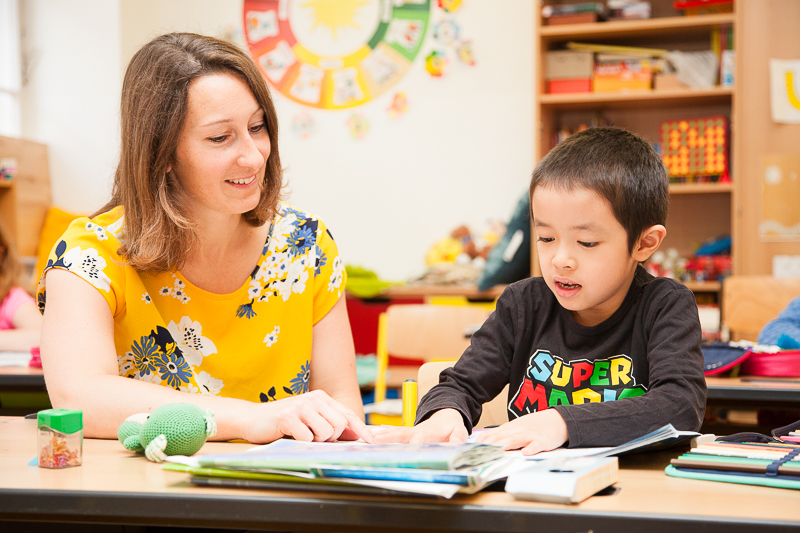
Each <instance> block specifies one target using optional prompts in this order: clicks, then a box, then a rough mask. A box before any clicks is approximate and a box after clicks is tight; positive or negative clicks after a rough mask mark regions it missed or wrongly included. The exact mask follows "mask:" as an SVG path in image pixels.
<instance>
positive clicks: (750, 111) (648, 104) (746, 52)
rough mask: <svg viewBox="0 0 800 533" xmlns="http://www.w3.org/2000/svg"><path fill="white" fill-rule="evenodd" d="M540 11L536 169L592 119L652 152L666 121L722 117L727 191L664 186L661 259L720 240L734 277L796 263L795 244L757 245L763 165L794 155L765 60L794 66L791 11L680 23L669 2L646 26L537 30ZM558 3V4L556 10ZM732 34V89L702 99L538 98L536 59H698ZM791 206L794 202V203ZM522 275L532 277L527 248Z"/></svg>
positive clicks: (795, 130) (748, 0)
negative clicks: (685, 54) (725, 31)
mask: <svg viewBox="0 0 800 533" xmlns="http://www.w3.org/2000/svg"><path fill="white" fill-rule="evenodd" d="M545 3H546V4H558V3H561V2H557V1H555V0H553V1H546V2H544V3H543V2H539V3H538V7H539V9H537V10H536V13H535V15H534V30H535V46H537V53H536V63H537V64H536V70H535V75H536V79H537V87H536V93H535V95H534V121H535V122H534V123H535V124H536V128H535V130H534V137H535V141H534V144H535V146H534V152H535V161H537V162H538V161H539V159H541V158H542V157H543V156H544V155H545V154H546V153H547V152H548V151H549V150H550V149H551V148H552V147H553V137H554V133H556V132H558V131H559V130H560V129H561V128H562V127H564V126H566V127H570V128H574V127H576V126H577V125H579V124H581V123H589V122H591V120H592V118H593V117H595V116H597V114H598V113H602V115H603V116H604V117H605V118H607V119H608V120H609V121H610V123H611V124H612V125H614V126H619V127H623V128H626V129H630V130H631V131H634V132H636V133H638V134H640V135H643V136H644V137H645V138H647V139H648V140H650V141H651V142H657V141H659V128H660V125H661V123H662V122H663V121H665V120H676V119H681V118H700V117H705V116H713V115H723V116H725V117H726V118H727V119H728V120H729V124H730V128H731V136H730V146H731V148H730V154H729V161H730V174H731V178H732V181H731V182H729V183H709V184H673V185H671V186H670V193H671V198H670V202H671V205H670V214H669V218H668V220H667V231H668V235H667V238H666V239H665V241H664V243H663V245H662V249H663V250H666V249H668V248H676V249H677V250H678V251H679V252H680V253H681V254H682V255H690V254H691V252H692V250H693V248H694V246H695V245H696V244H698V243H701V242H703V241H705V240H707V239H710V238H714V237H718V236H720V235H728V234H729V235H732V238H733V250H732V260H733V272H734V273H736V274H761V275H770V274H771V273H772V257H773V256H774V255H777V254H788V255H800V238H794V239H791V238H787V239H782V240H777V239H773V240H770V239H764V238H761V237H760V236H759V233H758V226H759V223H760V221H761V218H760V217H761V211H762V206H761V202H762V196H761V191H762V187H763V184H764V178H763V173H764V169H763V165H764V163H763V162H764V159H765V157H768V156H769V155H770V154H784V155H785V154H789V155H791V154H795V155H796V154H800V124H777V123H775V122H773V121H772V118H771V116H770V86H769V83H770V81H769V60H770V59H796V58H797V57H800V32H797V31H796V25H797V21H798V20H800V2H798V1H797V0H735V3H734V12H733V13H724V14H713V15H698V16H681V15H680V13H678V12H676V11H675V10H674V9H673V7H672V4H673V1H672V0H651V4H652V8H653V9H652V16H653V18H651V19H648V20H635V21H612V22H597V23H587V24H569V25H554V26H546V25H543V21H542V18H541V15H540V14H541V6H542V5H544V4H545ZM564 3H567V2H564ZM721 26H724V27H726V28H732V29H733V35H734V42H733V45H734V46H733V48H734V50H736V61H735V63H736V65H735V78H734V86H733V87H731V88H723V87H719V86H718V87H713V88H709V89H671V90H649V91H643V92H628V93H622V92H620V93H573V94H546V92H545V79H544V72H545V54H546V53H547V52H548V51H549V50H556V49H559V48H563V47H564V45H565V44H566V43H567V42H570V41H575V42H584V43H593V44H612V45H623V46H637V47H647V48H661V49H667V50H681V51H697V50H708V49H710V47H711V34H712V32H713V31H714V28H717V27H721ZM797 202H798V203H800V198H798V199H797ZM531 270H532V274H533V275H538V274H539V264H538V259H537V257H536V246H535V242H534V243H533V250H532V261H531ZM690 286H691V288H692V289H693V290H694V291H695V292H717V291H718V290H719V284H716V283H710V284H704V283H700V284H697V283H693V284H691V285H690Z"/></svg>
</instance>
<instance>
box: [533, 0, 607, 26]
mask: <svg viewBox="0 0 800 533" xmlns="http://www.w3.org/2000/svg"><path fill="white" fill-rule="evenodd" d="M605 18H606V6H605V4H603V3H602V2H582V3H579V4H558V5H546V6H544V7H542V19H544V23H545V24H547V25H548V26H552V25H555V24H584V23H589V22H597V21H600V20H605Z"/></svg>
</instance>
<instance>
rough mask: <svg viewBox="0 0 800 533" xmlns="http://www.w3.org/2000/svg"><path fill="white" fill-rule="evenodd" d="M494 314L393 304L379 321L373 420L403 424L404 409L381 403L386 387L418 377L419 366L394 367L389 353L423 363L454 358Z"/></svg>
mask: <svg viewBox="0 0 800 533" xmlns="http://www.w3.org/2000/svg"><path fill="white" fill-rule="evenodd" d="M490 313H491V310H490V309H487V308H486V307H485V306H472V305H431V304H401V305H390V306H389V307H388V308H387V310H386V312H385V313H383V314H382V315H381V317H380V319H379V321H378V376H377V379H376V382H375V403H376V404H378V405H374V406H372V407H370V408H369V411H371V412H373V413H374V412H375V411H376V410H377V412H378V413H379V415H378V416H374V415H371V416H370V421H371V423H373V424H376V423H384V424H389V423H391V424H399V423H400V421H401V419H400V416H401V411H402V409H401V407H400V406H399V405H396V407H395V408H394V409H393V410H392V411H391V413H390V412H388V411H386V410H382V409H381V402H385V400H386V388H387V386H390V387H398V388H399V387H400V386H401V385H402V383H403V381H405V380H406V379H414V378H416V377H417V370H418V367H414V366H390V365H389V364H388V363H389V354H391V355H393V356H396V357H402V358H408V359H414V360H419V361H422V362H428V361H434V360H439V361H442V360H449V361H454V360H456V359H458V358H459V357H460V356H461V354H462V353H464V350H466V349H467V347H468V346H469V342H470V339H469V335H468V333H469V332H470V331H471V330H472V329H474V328H477V327H478V326H480V325H481V324H483V322H484V321H485V320H486V318H487V317H488V316H489V314H490ZM395 404H399V402H395ZM384 405H385V404H384ZM365 407H366V406H365ZM380 413H383V415H384V416H381V415H380Z"/></svg>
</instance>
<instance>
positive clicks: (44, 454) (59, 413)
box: [36, 409, 83, 468]
mask: <svg viewBox="0 0 800 533" xmlns="http://www.w3.org/2000/svg"><path fill="white" fill-rule="evenodd" d="M36 420H37V431H38V444H39V467H40V468H65V467H68V466H80V465H81V462H82V460H83V412H81V411H77V410H75V409H47V410H45V411H39V412H38V413H37V415H36Z"/></svg>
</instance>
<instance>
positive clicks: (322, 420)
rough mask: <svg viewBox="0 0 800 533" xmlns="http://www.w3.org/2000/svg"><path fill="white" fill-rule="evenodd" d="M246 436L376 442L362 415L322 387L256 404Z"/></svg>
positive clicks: (258, 439) (250, 438)
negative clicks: (335, 398)
mask: <svg viewBox="0 0 800 533" xmlns="http://www.w3.org/2000/svg"><path fill="white" fill-rule="evenodd" d="M253 408H254V409H255V413H252V414H251V415H250V416H248V418H247V421H246V430H245V435H244V438H245V440H247V441H248V442H252V443H260V442H271V441H274V440H277V439H280V438H281V437H283V436H284V435H288V436H290V437H293V438H294V439H295V440H298V441H315V442H332V441H335V440H358V439H359V438H361V439H364V441H365V442H369V443H371V442H373V438H372V433H371V432H370V431H369V429H368V428H367V426H366V424H365V423H364V421H363V420H361V417H359V416H358V415H357V414H356V413H355V412H353V411H352V410H351V409H349V408H348V407H346V406H344V405H342V404H341V403H339V402H337V401H336V400H334V399H333V398H331V397H330V396H328V394H327V393H325V392H324V391H322V390H315V391H311V392H308V393H306V394H301V395H299V396H292V397H289V398H284V399H282V400H277V401H274V402H268V403H262V404H253Z"/></svg>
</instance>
